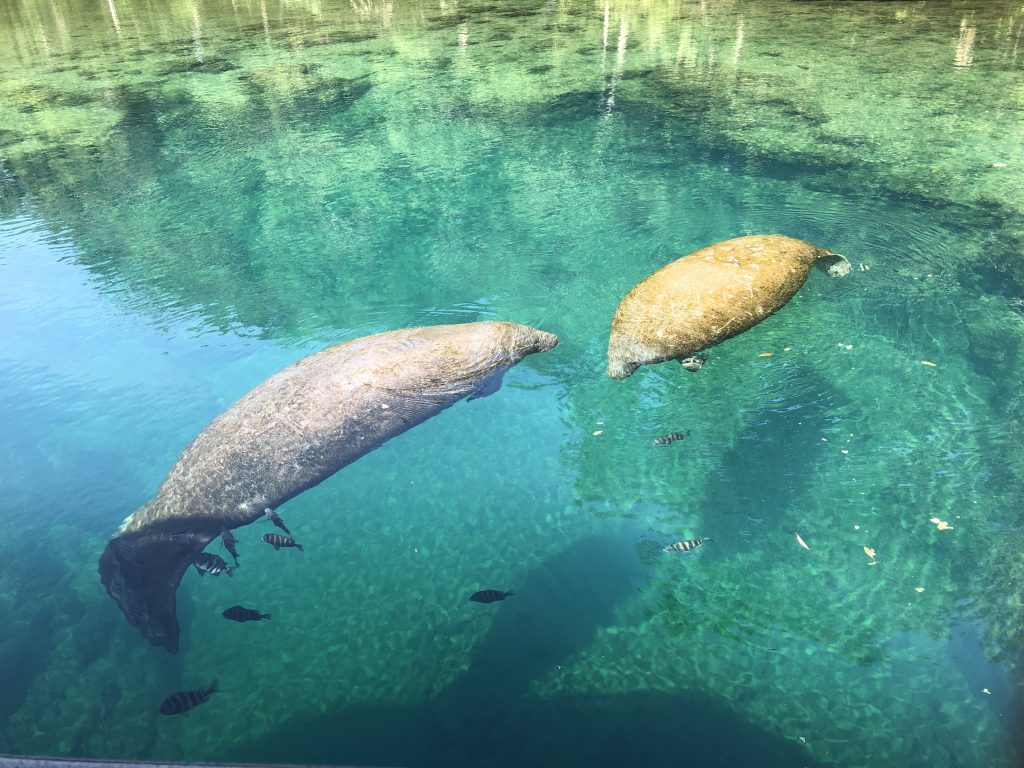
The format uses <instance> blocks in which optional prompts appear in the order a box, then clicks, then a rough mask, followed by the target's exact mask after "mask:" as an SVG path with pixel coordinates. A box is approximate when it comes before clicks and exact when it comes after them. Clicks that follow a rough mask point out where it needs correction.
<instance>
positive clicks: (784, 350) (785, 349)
mask: <svg viewBox="0 0 1024 768" xmlns="http://www.w3.org/2000/svg"><path fill="white" fill-rule="evenodd" d="M791 349H792V347H783V348H782V351H783V352H789V350H791Z"/></svg>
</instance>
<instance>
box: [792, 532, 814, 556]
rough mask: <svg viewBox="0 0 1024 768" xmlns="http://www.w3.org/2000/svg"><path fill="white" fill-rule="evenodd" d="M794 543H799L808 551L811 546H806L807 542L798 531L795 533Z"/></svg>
mask: <svg viewBox="0 0 1024 768" xmlns="http://www.w3.org/2000/svg"><path fill="white" fill-rule="evenodd" d="M796 543H797V544H799V545H800V546H801V547H803V548H804V549H806V550H807V551H808V552H809V551H810V550H811V548H810V547H808V546H807V542H806V541H804V540H803V539H801V538H800V534H799V533H798V534H797V535H796Z"/></svg>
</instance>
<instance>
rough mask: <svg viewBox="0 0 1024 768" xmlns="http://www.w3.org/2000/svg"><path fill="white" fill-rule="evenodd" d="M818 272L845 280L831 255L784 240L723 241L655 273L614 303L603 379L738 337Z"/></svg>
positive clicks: (689, 359) (691, 362)
mask: <svg viewBox="0 0 1024 768" xmlns="http://www.w3.org/2000/svg"><path fill="white" fill-rule="evenodd" d="M815 265H817V266H818V267H819V268H821V269H822V270H824V271H825V272H827V273H828V274H829V275H831V276H833V277H841V276H842V275H845V274H847V273H849V271H850V262H848V261H847V260H846V259H845V258H843V257H842V256H840V255H839V254H837V253H833V252H832V251H828V250H825V249H824V248H818V247H817V246H815V245H811V244H810V243H805V242H804V241H803V240H796V239H794V238H792V237H785V236H783V235H750V236H749V237H737V238H735V239H733V240H724V241H722V242H720V243H715V244H714V245H709V246H708V247H707V248H702V249H700V250H699V251H694V252H693V253H691V254H689V255H688V256H683V257H682V258H680V259H677V260H676V261H673V262H672V263H671V264H668V265H666V266H664V267H662V268H661V269H659V270H658V271H657V272H655V273H654V274H652V275H650V276H649V277H647V278H646V279H644V280H643V281H642V282H640V283H638V284H637V285H636V286H634V287H633V290H631V291H630V292H629V293H628V294H627V295H626V298H624V299H623V300H622V302H621V303H620V304H619V308H618V309H617V310H616V312H615V317H614V319H613V320H612V331H611V337H610V338H609V340H608V375H609V376H611V377H612V378H613V379H625V378H626V377H627V376H630V375H631V374H632V373H633V372H634V371H635V370H636V369H637V368H639V367H640V366H641V365H650V364H652V363H662V362H664V361H666V360H679V361H680V362H682V363H683V364H684V365H685V366H686V367H687V369H689V370H697V369H699V368H700V362H701V359H700V358H696V359H695V358H694V355H695V354H696V353H697V352H699V351H700V350H702V349H707V348H709V347H712V346H714V345H715V344H718V343H719V342H721V341H725V340H726V339H728V338H731V337H733V336H736V335H737V334H740V333H743V331H746V330H748V329H750V328H752V327H753V326H755V325H757V324H758V323H759V322H761V321H762V320H764V319H765V318H766V317H768V315H770V314H772V313H773V312H777V311H778V310H780V309H782V307H783V306H784V305H785V304H786V302H787V301H789V300H790V299H791V298H793V295H794V294H795V293H796V292H797V291H798V290H799V289H800V286H801V285H803V284H804V281H805V280H806V279H807V275H808V274H809V273H810V271H811V267H812V266H815Z"/></svg>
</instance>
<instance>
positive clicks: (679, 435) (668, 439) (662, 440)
mask: <svg viewBox="0 0 1024 768" xmlns="http://www.w3.org/2000/svg"><path fill="white" fill-rule="evenodd" d="M689 436H690V430H686V431H685V432H669V433H668V434H667V435H662V436H661V437H656V438H654V444H655V445H669V444H671V443H674V442H675V441H676V440H682V439H683V438H684V437H689Z"/></svg>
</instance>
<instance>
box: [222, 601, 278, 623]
mask: <svg viewBox="0 0 1024 768" xmlns="http://www.w3.org/2000/svg"><path fill="white" fill-rule="evenodd" d="M221 616H223V617H224V618H225V619H231V620H232V621H259V620H260V619H269V618H270V614H269V613H260V612H259V611H254V610H253V609H252V608H243V607H242V606H240V605H232V606H231V607H230V608H228V609H227V610H225V611H224V613H222V614H221Z"/></svg>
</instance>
